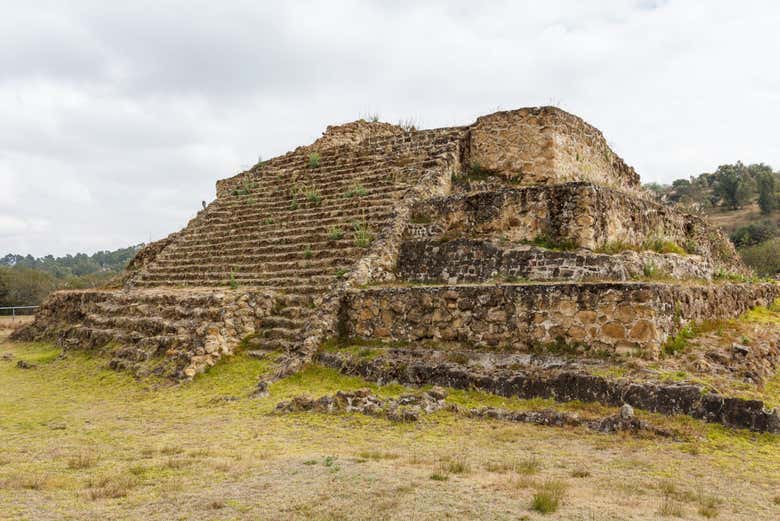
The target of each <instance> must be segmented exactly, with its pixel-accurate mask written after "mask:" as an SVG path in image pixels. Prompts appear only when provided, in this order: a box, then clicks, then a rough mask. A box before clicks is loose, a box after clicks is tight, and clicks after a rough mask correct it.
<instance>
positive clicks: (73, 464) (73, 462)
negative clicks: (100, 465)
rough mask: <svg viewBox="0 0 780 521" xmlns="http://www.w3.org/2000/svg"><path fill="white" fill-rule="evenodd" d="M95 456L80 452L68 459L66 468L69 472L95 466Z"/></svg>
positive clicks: (90, 453)
mask: <svg viewBox="0 0 780 521" xmlns="http://www.w3.org/2000/svg"><path fill="white" fill-rule="evenodd" d="M97 460H98V458H97V456H96V455H95V454H94V453H92V452H89V451H86V450H85V451H81V452H79V453H78V454H75V455H73V456H71V457H70V458H68V468H69V469H71V470H78V469H88V468H90V467H94V466H95V464H97Z"/></svg>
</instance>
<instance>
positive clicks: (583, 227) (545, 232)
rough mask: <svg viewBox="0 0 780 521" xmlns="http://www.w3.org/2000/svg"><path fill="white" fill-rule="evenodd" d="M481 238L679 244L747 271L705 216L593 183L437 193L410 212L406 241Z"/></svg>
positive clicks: (586, 244) (594, 245)
mask: <svg viewBox="0 0 780 521" xmlns="http://www.w3.org/2000/svg"><path fill="white" fill-rule="evenodd" d="M420 221H423V222H424V224H420ZM441 237H449V238H455V237H479V238H484V239H493V240H499V239H507V240H509V241H511V242H523V241H534V240H536V239H539V238H542V237H543V238H544V239H545V240H546V241H547V242H550V243H558V244H568V245H572V246H578V247H582V248H587V249H589V250H598V249H599V248H604V247H608V246H610V245H614V244H618V243H621V244H625V245H629V246H636V247H638V246H641V245H642V244H643V243H645V242H646V241H647V240H649V239H655V238H660V239H664V240H669V241H673V242H676V243H677V244H678V245H680V246H682V247H685V248H687V249H689V250H690V251H691V252H692V253H697V254H700V255H701V256H702V257H704V258H705V259H706V260H708V261H710V262H712V263H713V264H715V265H718V266H722V267H724V268H726V269H729V270H734V271H743V270H745V268H744V266H743V264H742V261H741V260H740V259H739V256H738V255H737V252H736V250H735V249H734V246H733V245H732V244H731V242H730V241H729V240H728V239H727V238H726V237H725V236H724V235H723V233H722V232H721V231H720V230H718V229H716V228H713V227H711V226H710V225H709V224H707V222H706V221H704V220H703V219H701V218H700V217H696V216H693V215H688V214H684V213H681V212H679V211H677V210H675V209H673V208H669V207H666V206H662V205H659V204H658V203H655V202H652V201H648V200H645V199H642V198H639V197H636V196H633V195H630V194H627V193H625V192H620V191H617V190H612V189H609V188H605V187H603V186H598V185H594V184H591V183H581V182H575V183H566V184H558V185H546V186H527V187H519V188H515V189H505V190H499V191H492V192H476V193H469V194H458V195H452V196H448V197H438V198H432V199H429V200H427V201H423V202H421V203H419V204H418V205H416V206H415V207H414V208H413V210H412V223H411V224H410V225H409V227H408V230H407V233H406V238H407V239H425V238H441Z"/></svg>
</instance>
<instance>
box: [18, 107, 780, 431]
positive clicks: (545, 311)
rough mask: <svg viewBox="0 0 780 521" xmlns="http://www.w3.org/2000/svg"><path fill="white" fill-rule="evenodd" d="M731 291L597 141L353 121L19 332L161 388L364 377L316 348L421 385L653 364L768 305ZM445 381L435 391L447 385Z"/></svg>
mask: <svg viewBox="0 0 780 521" xmlns="http://www.w3.org/2000/svg"><path fill="white" fill-rule="evenodd" d="M745 274H747V270H746V268H745V267H744V266H743V265H742V263H741V261H740V260H739V257H738V256H737V254H736V251H735V250H734V248H733V247H732V245H731V244H730V242H729V241H728V240H727V239H726V238H725V237H724V236H723V234H721V233H720V231H718V230H717V229H714V228H712V227H710V226H709V225H708V224H707V223H706V222H705V221H703V220H702V219H701V218H699V217H696V216H692V215H688V214H684V213H681V212H679V211H677V210H676V209H674V208H671V207H668V206H662V205H659V204H658V203H656V202H655V201H654V200H653V198H652V197H651V196H650V195H649V194H647V193H646V192H645V191H644V190H643V189H642V188H641V185H640V182H639V176H638V175H637V174H636V172H635V171H634V169H633V168H631V167H630V166H628V165H626V163H624V162H623V160H622V159H620V158H619V157H618V156H617V155H616V154H615V153H614V152H613V151H612V150H611V149H610V147H609V146H608V145H607V142H606V141H605V139H604V137H603V136H602V134H601V132H599V131H598V130H597V129H596V128H594V127H592V126H590V125H589V124H587V123H585V122H584V121H583V120H581V119H580V118H578V117H576V116H573V115H571V114H568V113H566V112H564V111H562V110H559V109H557V108H554V107H541V108H525V109H520V110H513V111H506V112H498V113H495V114H491V115H487V116H483V117H480V118H478V119H477V121H476V122H475V123H474V124H472V125H469V126H464V127H451V128H441V129H434V130H414V129H411V130H409V129H405V128H401V127H400V126H395V125H389V124H386V123H373V122H366V121H362V120H361V121H356V122H353V123H349V124H346V125H341V126H336V127H329V128H328V129H327V131H326V132H325V133H324V135H323V137H322V138H320V139H319V140H317V141H316V142H314V143H313V144H311V145H309V146H304V147H299V148H297V149H296V150H294V151H292V152H289V153H287V154H285V155H283V156H280V157H276V158H274V159H271V160H268V161H265V162H262V163H259V164H257V165H255V166H254V167H253V168H252V169H250V170H248V171H246V172H242V173H240V174H238V175H236V176H234V177H231V178H228V179H224V180H220V181H218V182H217V198H216V200H215V201H213V202H212V203H211V204H209V205H208V206H207V207H206V208H205V209H203V210H202V211H201V212H199V213H198V215H197V216H196V217H195V218H194V219H192V220H191V221H190V222H189V223H188V225H187V226H186V227H185V228H184V229H183V230H181V231H179V232H176V233H173V234H171V235H170V236H169V237H167V238H166V239H164V240H161V241H158V242H156V243H153V244H150V245H148V246H146V247H145V248H144V249H143V250H142V251H141V252H139V254H138V255H137V257H136V258H135V259H134V260H133V262H132V263H131V264H130V266H129V267H128V269H127V273H126V275H125V277H124V279H123V280H122V281H121V287H116V288H113V289H101V290H88V291H61V292H58V293H56V294H54V295H53V296H52V297H51V298H49V299H48V301H47V302H46V304H45V305H44V306H43V308H42V309H41V311H40V312H39V314H38V316H37V318H36V321H35V322H34V324H32V325H31V326H29V327H27V328H26V329H24V330H21V331H20V332H19V333H17V335H16V336H17V338H26V339H32V338H34V339H55V340H56V341H57V342H58V343H60V344H61V345H63V346H64V347H65V348H67V349H72V348H81V349H84V348H94V349H101V350H102V351H104V352H106V353H109V354H110V357H111V365H112V366H113V367H116V368H129V369H132V370H135V371H137V372H140V373H145V372H146V373H148V372H155V373H159V374H165V375H170V376H172V377H174V378H177V379H188V378H192V377H193V376H195V375H196V374H198V373H200V372H202V371H204V370H206V369H207V368H208V367H210V366H212V365H214V364H215V363H217V361H218V360H219V359H220V358H222V357H224V356H228V355H231V354H233V353H234V352H235V351H236V350H237V349H239V348H240V347H247V346H248V347H249V348H250V349H252V350H255V351H257V350H266V351H283V352H284V353H285V358H284V366H285V367H284V368H283V369H282V371H281V372H282V373H284V372H289V371H292V370H295V369H296V368H297V367H299V366H300V365H301V364H302V363H306V362H308V361H310V360H312V359H313V358H314V357H318V359H319V360H320V361H321V362H323V363H330V364H331V365H334V366H336V367H339V368H340V369H342V370H345V371H349V370H351V371H358V368H359V367H360V364H355V363H351V364H350V363H348V361H347V360H346V358H345V357H346V354H345V353H333V352H332V351H328V350H327V349H326V350H323V349H321V347H322V346H323V343H324V342H325V341H326V340H327V339H332V338H338V337H340V338H350V339H354V340H356V341H364V342H365V341H371V342H374V343H379V345H381V343H382V342H388V343H392V344H388V345H392V349H389V348H388V350H387V353H386V354H387V355H388V357H389V358H388V359H387V364H385V367H391V366H392V367H391V369H392V370H391V372H392V373H393V375H394V377H395V378H397V379H399V380H405V381H410V382H417V383H419V381H420V380H422V381H424V380H425V376H424V374H425V373H424V371H423V372H418V373H416V374H415V375H410V374H407V373H408V372H409V371H411V369H410V367H411V365H413V361H414V360H418V361H419V360H423V359H424V360H426V361H427V363H429V367H430V368H432V369H431V370H432V371H434V370H435V369H436V368H437V367H438V368H442V367H444V365H442V363H443V362H442V360H439V362H438V365H436V364H434V362H436V356H439V355H440V352H441V351H442V350H445V351H446V350H447V349H449V350H450V351H448V352H453V351H452V349H456V351H457V352H461V353H465V354H464V355H463V357H465V358H464V359H463V360H461V362H462V363H461V364H460V366H458V364H457V363H456V362H457V361H455V362H454V361H453V359H452V357H450V358H448V359H447V360H448V361H449V362H452V363H454V364H455V366H458V367H461V366H462V367H464V368H465V367H468V364H467V363H466V362H467V361H468V360H471V359H474V357H477V356H482V357H483V358H484V356H485V353H488V354H490V353H497V354H503V355H502V356H506V357H514V358H511V360H513V364H515V365H514V366H512V367H514V368H515V369H516V370H522V369H523V368H522V364H523V363H525V362H527V361H528V360H529V358H527V357H528V356H529V354H531V353H535V354H539V353H544V352H545V350H548V349H553V348H554V349H557V350H558V351H560V350H561V349H564V348H565V349H566V350H567V352H570V353H590V354H593V353H599V355H600V356H616V357H643V358H653V357H658V356H659V354H660V350H661V346H662V345H663V343H664V342H665V341H666V340H667V339H668V338H669V337H670V336H671V335H674V334H676V333H677V332H678V331H679V330H680V328H682V327H684V326H685V325H686V324H687V323H689V322H691V321H696V320H699V319H703V318H716V317H734V316H736V315H738V314H739V313H741V312H743V311H745V310H746V309H748V308H750V307H752V306H756V305H766V304H768V303H771V302H772V301H773V300H774V299H775V298H776V297H778V295H779V294H780V292H779V291H778V288H777V286H775V285H774V284H755V283H742V282H731V281H733V280H738V279H739V277H740V276H743V275H745ZM453 346H455V347H454V348H453ZM390 351H392V353H391V352H390ZM426 353H427V354H426ZM475 353H476V354H475ZM391 354H394V355H395V357H391V356H390V355H391ZM496 356H497V355H496ZM492 360H493V361H492V362H491V363H493V364H497V366H498V367H499V369H500V371H498V372H495V373H493V376H491V378H492V379H491V382H492V383H491V385H492V386H493V387H495V389H493V390H494V391H496V392H504V393H505V394H506V393H510V394H511V392H510V391H511V389H510V387H511V386H510V387H506V385H508V384H506V378H510V377H512V378H514V377H516V374H515V376H512V375H509V374H505V375H504V376H505V377H506V378H504V379H503V380H501V379H499V380H496V379H495V377H494V376H495V375H496V374H498V375H501V374H504V373H501V371H506V370H509V369H508V368H509V367H510V365H507V364H503V362H500V361H496V360H497V359H492ZM392 361H395V362H394V363H395V365H393V364H392V363H391V362H392ZM524 361H525V362H524ZM449 362H448V363H449ZM430 364H434V365H430ZM502 364H503V365H502ZM364 365H365V364H364ZM445 365H446V364H445ZM483 365H484V364H483ZM455 366H447V367H448V369H447V370H446V371H444V372H441V371H440V374H439V376H441V374H445V373H446V374H448V375H450V376H448V377H447V378H449V379H447V378H445V379H444V380H445V381H440V380H441V379H442V378H439V377H435V375H431V380H436V383H442V384H451V385H456V384H457V383H458V381H459V380H458V377H457V375H455V376H453V375H452V371H451V369H453V367H455ZM464 370H465V369H464ZM362 371H363V374H364V376H367V377H371V376H374V377H375V379H381V378H382V376H381V375H378V374H373V373H371V371H370V370H369V369H366V367H364V368H363V370H362ZM404 371H406V373H405V372H404ZM456 372H457V371H456ZM405 374H406V375H407V376H408V378H407V377H405V376H404V375H405ZM464 374H465V373H464ZM512 374H514V373H512ZM461 376H462V377H463V382H467V383H464V384H463V385H476V386H479V385H480V380H479V379H478V378H477V379H476V380H475V379H474V378H473V376H474V375H470V376H468V377H466V376H464V375H461ZM559 377H560V374H558V375H557V376H556V378H559ZM502 378H503V377H502ZM463 382H461V383H463ZM515 383H517V382H515ZM534 385H538V386H540V387H539V389H537V391H538V392H536V394H537V395H550V394H552V395H553V396H554V397H557V394H556V393H554V392H552V393H551V391H550V389H552V388H553V387H549V388H545V387H544V385H545V384H544V382H542V383H535V384H534ZM502 386H503V387H502ZM488 387H490V386H488ZM586 387H587V386H586ZM526 391H527V392H528V393H530V394H533V393H532V392H531V391H528V389H526V390H525V391H523V392H526ZM518 392H519V391H518ZM588 392H590V391H588ZM603 392H605V393H606V392H607V390H603ZM610 392H611V391H610ZM614 392H619V390H617V391H614ZM582 393H586V392H585V391H584V390H583V391H582ZM582 393H580V394H582ZM574 394H577V393H574ZM586 394H587V393H586ZM596 394H597V393H596ZM657 395H658V393H655V394H654V395H653V396H657ZM587 397H588V396H580V395H577V396H576V398H577V399H583V398H587ZM592 398H593V399H600V397H599V396H596V395H595V394H594V395H593V396H592ZM610 399H611V400H612V401H615V402H620V401H626V400H625V394H620V395H619V396H617V395H616V396H612V398H610ZM605 400H606V398H605ZM692 400H693V398H692ZM607 401H609V400H607ZM635 401H638V402H640V403H639V404H638V405H643V404H644V402H642V400H635ZM694 401H696V400H694ZM648 403H649V402H648ZM692 403H693V402H692ZM718 403H720V404H721V409H723V406H722V401H721V402H718ZM759 403H760V402H759ZM648 406H649V407H650V408H653V407H652V405H651V404H650V405H648ZM695 407H704V408H705V409H706V411H705V412H702V413H701V415H700V416H702V417H704V416H706V414H710V415H712V414H715V415H717V414H719V413H718V411H715V412H712V411H711V410H710V409H707V407H709V406H704V405H701V400H700V399H699V401H696V403H695V404H693V405H691V408H695ZM712 407H714V408H715V409H717V408H718V406H717V404H716V405H712ZM712 407H711V408H712ZM752 407H753V409H755V408H756V407H755V404H754V405H753V406H752ZM656 409H658V407H656ZM703 410H704V409H703ZM751 410H752V409H751ZM758 410H759V412H758V413H756V414H758V416H761V414H760V410H761V408H760V407H758ZM683 412H690V411H683ZM753 412H755V411H754V410H753ZM724 414H725V413H724ZM751 414H752V413H751ZM756 417H757V416H755V414H754V415H753V416H751V418H753V419H752V420H750V421H753V422H754V424H753V425H751V426H754V427H756V428H762V427H761V426H760V425H758V424H755V422H759V423H760V422H761V421H766V422H769V423H771V421H774V420H772V418H771V417H770V416H767V418H769V419H767V418H764V419H763V420H762V419H758V420H756V419H755V418H756ZM707 418H708V419H713V418H710V417H707ZM762 418H763V417H762ZM713 421H724V422H725V423H728V422H729V421H731V420H724V419H723V418H721V419H717V418H715V419H713ZM731 423H734V421H731ZM743 423H744V422H743Z"/></svg>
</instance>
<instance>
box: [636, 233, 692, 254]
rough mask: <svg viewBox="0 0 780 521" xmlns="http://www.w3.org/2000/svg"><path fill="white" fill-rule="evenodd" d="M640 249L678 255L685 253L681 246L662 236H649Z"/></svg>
mask: <svg viewBox="0 0 780 521" xmlns="http://www.w3.org/2000/svg"><path fill="white" fill-rule="evenodd" d="M642 249H643V250H650V251H654V252H656V253H676V254H678V255H685V254H686V253H687V252H686V251H685V249H684V248H683V247H682V246H680V245H678V244H677V243H676V242H674V241H671V240H669V239H666V238H664V237H651V238H649V239H647V240H646V241H645V242H644V243H642Z"/></svg>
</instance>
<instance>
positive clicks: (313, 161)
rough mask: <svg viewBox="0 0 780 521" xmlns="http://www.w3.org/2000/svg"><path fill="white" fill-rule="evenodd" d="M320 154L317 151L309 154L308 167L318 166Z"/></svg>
mask: <svg viewBox="0 0 780 521" xmlns="http://www.w3.org/2000/svg"><path fill="white" fill-rule="evenodd" d="M319 166H320V155H319V154H318V153H317V152H312V153H311V154H309V168H319Z"/></svg>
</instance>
